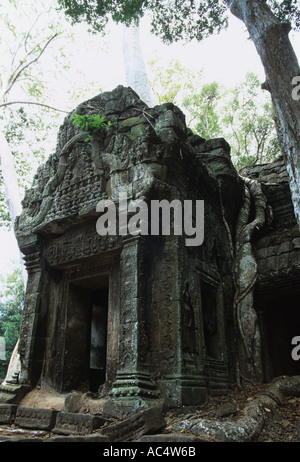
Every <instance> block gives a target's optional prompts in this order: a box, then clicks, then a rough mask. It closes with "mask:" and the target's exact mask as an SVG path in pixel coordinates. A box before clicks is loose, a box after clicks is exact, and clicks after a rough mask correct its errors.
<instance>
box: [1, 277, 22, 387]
mask: <svg viewBox="0 0 300 462" xmlns="http://www.w3.org/2000/svg"><path fill="white" fill-rule="evenodd" d="M1 289H2V291H1V292H2V296H1V298H0V337H4V339H5V350H6V358H5V360H0V379H4V378H5V375H6V371H7V367H8V364H9V360H10V357H11V354H12V352H13V350H14V347H15V344H16V342H17V340H18V337H19V330H20V326H21V319H22V310H23V305H24V284H23V278H22V273H21V271H20V270H15V271H14V272H13V273H12V274H11V275H9V276H8V277H7V279H6V280H4V279H3V278H1Z"/></svg>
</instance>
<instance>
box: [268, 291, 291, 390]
mask: <svg viewBox="0 0 300 462" xmlns="http://www.w3.org/2000/svg"><path fill="white" fill-rule="evenodd" d="M261 314H262V320H261V324H262V329H263V337H262V340H263V357H264V366H265V371H264V372H265V374H264V375H265V380H266V381H269V380H271V379H273V378H275V377H278V376H280V375H299V374H300V360H297V361H295V360H294V359H293V358H292V350H293V348H294V347H293V345H292V339H293V338H294V337H296V336H299V335H300V308H299V293H298V294H297V293H291V294H285V295H284V296H283V295H282V294H281V295H280V296H278V297H276V298H271V299H269V300H268V301H265V303H264V304H263V305H262V310H261Z"/></svg>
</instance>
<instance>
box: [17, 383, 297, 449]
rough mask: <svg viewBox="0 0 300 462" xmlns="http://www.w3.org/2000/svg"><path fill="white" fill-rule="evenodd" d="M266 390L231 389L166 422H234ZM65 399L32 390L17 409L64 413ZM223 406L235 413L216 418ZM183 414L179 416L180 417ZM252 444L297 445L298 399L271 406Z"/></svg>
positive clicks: (86, 402)
mask: <svg viewBox="0 0 300 462" xmlns="http://www.w3.org/2000/svg"><path fill="white" fill-rule="evenodd" d="M265 388H266V386H263V385H262V386H255V387H252V388H250V389H249V390H247V391H240V390H238V389H236V388H235V389H232V390H231V391H229V392H227V393H226V394H223V395H220V396H218V397H214V398H211V399H210V400H209V401H207V402H206V403H204V404H202V405H201V406H199V407H197V408H196V409H195V408H193V409H191V408H188V407H187V408H183V410H181V411H180V413H178V412H168V414H167V415H166V418H167V421H168V422H170V421H172V420H173V419H178V418H179V417H180V416H181V415H182V416H184V414H188V413H191V412H192V413H196V414H197V416H199V418H201V417H205V418H210V419H217V418H219V419H220V420H223V421H224V420H237V419H239V417H241V415H242V414H243V409H244V408H245V406H246V405H247V404H248V403H249V401H250V400H252V399H254V398H255V397H256V396H257V395H258V394H259V393H261V392H262V391H263V390H264V389H265ZM64 402H65V395H62V394H59V393H57V392H56V391H54V390H51V389H50V390H44V389H40V388H36V389H34V390H32V391H31V392H30V393H28V394H27V395H26V396H25V398H23V400H22V401H21V403H20V404H21V405H23V406H28V407H41V408H48V409H56V410H58V411H62V410H64ZM104 402H105V400H94V399H89V398H88V397H84V398H83V399H82V403H81V408H80V411H79V412H83V413H91V414H101V411H102V407H103V404H104ZM227 403H231V404H234V405H235V407H236V411H235V412H234V413H233V414H231V415H229V416H226V417H217V415H218V412H219V409H220V408H222V407H223V406H224V405H226V404H227ZM182 411H183V414H182ZM254 442H300V397H299V398H294V397H293V398H292V397H291V398H286V399H285V401H284V403H283V405H282V406H279V405H276V406H274V409H273V411H272V417H271V418H270V420H269V422H268V423H267V425H266V426H265V428H264V429H263V430H262V431H261V432H260V434H259V436H258V438H257V439H256V440H255V441H254Z"/></svg>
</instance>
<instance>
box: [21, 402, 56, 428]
mask: <svg viewBox="0 0 300 462" xmlns="http://www.w3.org/2000/svg"><path fill="white" fill-rule="evenodd" d="M57 413H58V411H55V410H54V409H41V408H34V407H25V406H19V407H18V409H17V413H16V418H15V424H16V425H18V426H19V427H21V428H34V429H36V430H52V428H53V427H54V425H55V421H56V415H57Z"/></svg>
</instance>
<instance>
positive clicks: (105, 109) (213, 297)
mask: <svg viewBox="0 0 300 462" xmlns="http://www.w3.org/2000/svg"><path fill="white" fill-rule="evenodd" d="M74 113H77V114H86V113H88V114H100V115H101V116H102V115H106V117H107V120H110V121H111V122H112V125H111V126H110V127H108V128H106V129H105V130H103V131H102V132H101V133H100V134H99V135H96V136H95V137H94V138H93V140H92V141H90V142H85V140H84V137H83V136H82V134H81V133H80V131H79V129H78V128H77V127H75V126H74V125H73V124H72V121H71V119H70V116H71V115H72V114H70V115H69V116H68V117H67V118H66V119H65V122H64V124H63V125H62V127H61V129H60V132H59V135H58V142H57V149H56V152H55V154H54V155H52V156H50V158H49V160H48V161H47V162H46V164H45V165H43V166H41V167H40V168H39V170H38V171H37V174H36V176H35V178H34V182H33V185H32V188H31V189H30V190H28V191H27V193H26V195H25V198H24V201H23V213H22V214H21V216H20V217H19V218H18V219H17V222H16V235H17V238H18V242H19V246H20V249H21V251H22V252H23V254H24V258H25V261H26V266H27V270H28V285H27V291H26V298H25V307H24V315H23V322H22V328H21V334H20V342H19V354H20V359H21V374H20V383H21V384H25V385H29V386H35V385H36V384H37V383H40V384H41V385H42V386H43V385H45V384H47V385H49V386H51V387H53V388H55V389H56V390H58V391H61V392H67V391H70V390H80V391H84V392H85V391H88V390H92V391H98V390H99V392H101V393H102V395H103V396H108V397H109V399H110V400H111V401H112V402H117V401H118V400H133V401H135V400H139V401H140V402H143V401H149V400H150V401H151V400H152V401H155V400H163V401H164V405H165V406H166V407H174V406H175V407H176V406H182V405H193V404H199V403H200V402H203V401H204V400H205V399H207V397H208V396H209V394H213V393H217V392H219V391H220V390H224V389H226V387H228V386H229V385H230V384H231V383H234V382H235V381H236V377H237V373H238V372H237V369H236V362H237V361H236V354H237V350H238V348H237V345H238V344H239V342H240V338H239V333H238V332H237V320H236V307H235V299H236V297H237V287H236V281H235V278H234V267H235V265H236V257H237V254H238V252H237V250H236V237H235V236H236V226H237V217H238V216H239V214H240V211H241V208H242V207H243V200H244V199H243V198H244V189H245V180H244V178H243V177H241V176H240V175H239V174H238V173H237V172H236V170H235V168H234V167H233V165H232V163H231V160H230V147H229V146H228V144H227V143H226V141H225V140H223V139H214V140H204V139H202V138H201V137H199V136H196V135H194V134H193V133H192V132H191V131H190V130H189V129H188V128H187V127H186V124H185V117H184V115H183V113H182V112H181V111H180V110H179V109H178V108H177V107H175V106H174V105H172V104H164V105H161V106H156V107H154V108H148V107H146V106H145V104H144V103H143V102H142V101H141V100H140V99H139V97H138V96H137V95H136V94H135V93H134V92H133V91H132V90H131V89H130V88H124V87H121V86H120V87H118V88H116V89H115V90H114V91H112V92H107V93H103V94H101V95H99V96H97V97H95V98H93V99H92V100H89V101H87V102H85V103H83V104H81V105H80V106H79V107H78V108H76V110H75V111H74ZM279 163H280V162H279ZM278 165H279V164H278ZM280 165H281V166H282V162H281V164H280ZM264 172H265V170H264ZM248 176H249V177H250V178H255V177H257V176H258V175H257V173H256V172H255V169H254V170H252V171H251V172H249V175H248ZM275 180H276V181H275ZM275 180H274V181H273V180H272V182H273V183H275V182H276V185H277V182H278V178H276V179H275ZM281 180H282V179H281ZM281 180H280V181H281ZM284 181H285V179H283V180H282V181H281V183H280V185H279V186H276V187H275V186H273V189H274V188H275V189H274V191H273V190H272V186H270V184H269V181H268V180H266V181H265V183H264V181H263V179H262V178H261V177H259V184H260V185H262V188H263V196H264V197H266V201H267V203H269V202H270V205H272V207H273V208H274V211H273V212H274V213H273V214H274V217H275V218H274V219H273V222H272V224H271V221H270V220H269V214H268V213H266V220H264V221H263V223H262V224H261V226H258V228H260V229H259V230H258V231H257V233H254V235H253V236H252V235H251V243H250V244H249V245H250V246H252V247H251V249H252V253H253V255H254V256H255V258H256V260H257V268H258V270H257V274H258V279H257V282H256V285H255V290H256V287H257V290H256V292H254V294H253V297H254V301H255V302H254V307H252V308H253V310H252V311H253V313H255V312H256V308H255V306H256V305H257V306H258V307H259V313H260V322H262V323H263V324H262V326H261V330H263V331H264V330H268V329H267V326H266V325H265V324H264V321H263V315H264V316H267V317H268V316H269V314H268V310H269V308H268V307H267V305H268V300H269V298H268V297H269V296H268V295H267V293H268V291H271V292H272V291H273V287H274V284H275V286H276V287H279V285H280V284H281V283H282V284H285V286H286V287H290V286H291V285H293V283H295V284H297V285H298V287H299V279H300V265H299V262H300V260H299V248H300V246H299V245H298V244H299V242H298V241H299V239H300V233H299V229H298V228H297V226H296V223H295V219H294V217H293V213H292V209H291V207H290V205H291V204H290V196H289V193H288V191H287V190H286V183H284ZM254 183H255V185H256V184H257V182H256V181H255V182H254ZM279 190H280V191H281V193H280V194H278V196H280V197H278V198H277V196H276V194H277V193H278V191H279ZM120 192H123V193H124V192H126V194H127V197H128V198H129V199H132V200H135V199H143V200H144V201H145V202H146V203H147V204H150V202H151V201H153V200H159V201H161V200H164V199H166V200H168V201H169V202H171V201H173V200H180V201H181V202H183V201H184V200H192V201H194V202H195V201H196V200H204V241H203V243H202V244H201V245H198V246H187V245H186V243H185V236H184V235H182V236H181V235H174V234H172V232H171V234H170V236H165V235H158V236H153V235H151V234H149V235H136V236H133V235H129V234H128V235H116V236H112V235H107V236H100V235H99V234H98V233H97V231H96V222H97V219H98V218H99V215H100V214H99V213H97V211H96V206H97V203H98V202H99V201H100V200H101V199H110V200H113V201H114V203H115V204H116V207H117V209H118V207H119V203H118V197H119V196H118V195H119V193H120ZM251 194H252V193H251ZM261 194H262V193H261ZM268 210H270V208H268ZM283 217H284V220H285V221H284V222H283V221H282V220H283ZM249 220H250V223H251V215H250V218H249ZM268 220H269V221H268ZM276 239H277V241H276ZM276 242H277V243H276ZM271 253H272V259H271V260H268V258H269V254H270V255H271ZM272 265H273V266H272ZM269 267H270V269H269ZM267 268H268V269H267ZM273 276H274V278H273ZM285 278H286V281H287V282H284V279H285ZM274 281H276V282H274ZM296 292H297V293H298V294H299V289H298V288H296V289H295V293H296ZM239 295H241V294H239ZM251 300H252V299H251ZM291 302H293V301H291ZM255 304H256V305H255ZM93 306H94V307H98V308H95V310H96V309H97V310H98V311H97V313H98V314H97V316H98V320H100V321H99V322H100V324H99V325H100V327H99V329H100V330H101V329H102V331H101V332H102V334H101V335H102V337H103V336H104V337H103V338H102V340H103V342H102V346H101V348H102V353H101V354H102V360H101V361H102V363H101V364H100V367H98V369H97V368H94V369H93V368H92V367H90V366H91V363H90V350H91V322H92V316H93V314H92V313H93V311H92V307H93ZM248 306H250V305H246V308H245V309H247V307H248ZM261 313H262V314H263V315H262V316H261ZM245 316H246V315H245ZM278 316H279V315H278ZM295 316H296V317H297V316H298V318H297V319H298V320H299V315H298V314H295ZM101 325H102V327H101ZM295 335H296V334H295ZM267 336H268V334H266V335H264V336H263V341H262V344H263V347H262V348H263V350H262V351H261V350H259V354H260V355H261V354H263V355H265V356H266V355H270V348H269V349H268V346H270V342H269V340H267ZM264 342H265V343H264ZM268 342H269V343H268ZM267 343H268V345H267ZM99 348H100V347H99ZM101 348H100V349H101ZM103 352H104V355H103ZM99 354H100V353H99ZM240 354H241V355H242V356H243V354H245V352H243V351H241V352H240ZM99 357H100V356H99ZM99 361H100V360H99ZM271 362H272V361H271ZM268 364H271V363H270V360H269V363H268ZM257 367H258V366H257ZM260 369H261V370H260V373H261V375H264V374H266V373H271V372H270V371H269V372H266V370H265V366H263V367H262V366H260ZM249 371H250V372H249V373H250V375H251V373H252V372H251V368H249ZM99 387H100V388H99Z"/></svg>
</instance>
